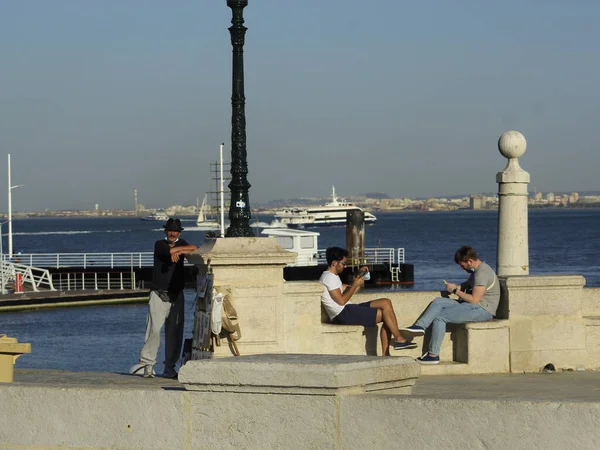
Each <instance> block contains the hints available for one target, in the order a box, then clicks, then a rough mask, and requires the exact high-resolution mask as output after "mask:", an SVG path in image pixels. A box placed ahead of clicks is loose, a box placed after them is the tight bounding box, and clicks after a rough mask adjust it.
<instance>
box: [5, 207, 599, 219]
mask: <svg viewBox="0 0 600 450" xmlns="http://www.w3.org/2000/svg"><path fill="white" fill-rule="evenodd" d="M596 209H600V205H595V206H583V207H582V206H579V207H566V208H565V207H529V210H530V211H538V210H542V211H554V210H556V211H582V210H596ZM369 211H371V212H373V213H375V214H379V213H384V214H388V213H407V214H423V213H432V212H433V213H451V212H486V211H498V209H497V208H494V209H466V208H465V209H451V210H446V209H434V210H427V211H419V210H415V209H393V210H383V209H380V210H369ZM273 214H274V213H273V212H272V211H265V212H263V211H257V212H253V213H252V215H253V216H271V215H273ZM142 217H143V216H134V215H132V214H127V213H123V214H119V213H117V212H113V213H101V214H92V213H91V212H88V213H86V212H81V213H78V212H75V211H73V212H72V213H67V214H65V213H59V212H57V213H43V214H39V213H13V220H22V219H106V218H119V219H139V220H142ZM177 217H180V218H184V219H190V220H193V219H195V218H196V216H195V215H190V214H185V215H177ZM0 218H1V219H2V220H6V215H5V214H4V215H0ZM149 222H150V221H149ZM156 222H160V221H156Z"/></svg>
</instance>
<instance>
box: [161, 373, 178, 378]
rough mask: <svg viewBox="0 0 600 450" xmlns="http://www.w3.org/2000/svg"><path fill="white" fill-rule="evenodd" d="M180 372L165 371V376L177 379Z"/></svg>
mask: <svg viewBox="0 0 600 450" xmlns="http://www.w3.org/2000/svg"><path fill="white" fill-rule="evenodd" d="M178 376H179V374H178V373H177V372H165V373H163V378H169V379H171V380H176V379H177V377H178Z"/></svg>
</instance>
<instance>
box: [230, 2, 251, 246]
mask: <svg viewBox="0 0 600 450" xmlns="http://www.w3.org/2000/svg"><path fill="white" fill-rule="evenodd" d="M227 6H228V7H230V8H231V12H232V19H231V24H232V26H231V27H229V33H230V34H231V45H232V46H233V67H232V89H231V182H230V183H229V190H230V191H231V202H230V204H229V222H230V225H229V228H228V229H227V233H226V236H227V237H244V236H248V237H250V236H254V233H253V232H252V229H251V228H250V217H251V215H250V199H249V196H248V190H249V189H250V183H249V182H248V179H247V178H246V175H247V174H248V164H247V162H246V112H245V106H246V97H245V95H244V37H245V35H246V30H247V28H246V27H245V26H244V8H245V7H246V6H248V0H227Z"/></svg>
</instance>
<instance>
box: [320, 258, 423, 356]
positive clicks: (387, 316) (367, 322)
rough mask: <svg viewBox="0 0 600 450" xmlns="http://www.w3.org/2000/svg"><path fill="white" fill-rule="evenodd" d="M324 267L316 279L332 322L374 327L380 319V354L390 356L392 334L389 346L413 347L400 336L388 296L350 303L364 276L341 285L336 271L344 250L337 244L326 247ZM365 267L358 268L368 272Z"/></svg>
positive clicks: (340, 267)
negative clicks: (325, 263)
mask: <svg viewBox="0 0 600 450" xmlns="http://www.w3.org/2000/svg"><path fill="white" fill-rule="evenodd" d="M326 257H327V265H328V268H327V270H326V271H325V272H323V275H321V278H320V279H319V281H320V282H321V283H322V284H323V285H324V286H325V289H324V290H323V294H322V295H321V303H322V304H323V307H324V308H325V311H327V315H328V316H329V318H330V319H331V322H332V323H336V324H342V325H362V326H365V327H374V326H377V324H378V323H381V322H383V325H382V326H381V333H380V336H381V350H382V351H381V354H382V356H389V355H390V350H389V346H390V340H391V336H394V341H393V342H391V345H392V346H393V347H394V349H395V350H402V349H409V348H416V347H417V344H416V343H414V342H409V341H407V340H406V339H404V338H403V337H402V336H401V335H400V330H398V320H397V319H396V313H395V312H394V308H393V306H392V302H391V300H390V299H389V298H379V299H377V300H371V301H370V302H364V303H359V304H354V303H351V302H350V299H351V298H352V296H353V295H354V294H355V293H356V292H357V291H358V290H359V289H360V287H361V286H363V284H364V282H365V280H364V275H363V276H360V274H359V275H358V276H357V277H356V278H354V280H353V282H352V284H351V285H347V284H342V280H341V279H340V274H341V273H342V272H343V271H344V269H345V268H346V264H347V258H348V251H347V250H345V249H343V248H340V247H329V248H328V249H327V253H326ZM368 270H369V269H368V268H367V267H363V268H362V270H361V272H362V271H365V273H366V272H368Z"/></svg>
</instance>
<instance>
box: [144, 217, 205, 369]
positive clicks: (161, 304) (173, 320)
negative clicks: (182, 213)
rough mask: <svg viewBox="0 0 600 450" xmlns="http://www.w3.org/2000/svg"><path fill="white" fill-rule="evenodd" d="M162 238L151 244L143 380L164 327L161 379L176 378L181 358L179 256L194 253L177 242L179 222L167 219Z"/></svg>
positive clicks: (189, 247) (181, 297)
mask: <svg viewBox="0 0 600 450" xmlns="http://www.w3.org/2000/svg"><path fill="white" fill-rule="evenodd" d="M163 228H164V229H165V238H164V239H160V240H158V241H156V243H155V244H154V269H153V271H152V291H150V301H149V303H148V304H149V307H150V310H149V312H148V319H147V321H146V337H145V341H144V346H143V347H142V351H141V353H140V364H143V365H144V377H145V378H153V377H154V371H153V368H154V364H156V354H157V353H158V347H159V345H160V330H161V329H162V327H163V325H165V323H166V326H165V347H166V348H165V370H164V375H163V376H164V377H166V378H177V371H176V370H175V365H176V364H177V360H178V359H179V355H180V354H181V345H182V343H183V325H184V298H183V288H184V281H185V280H184V271H183V256H184V255H186V254H187V253H191V252H193V251H195V250H197V249H198V247H196V246H195V245H190V244H188V243H187V242H186V241H185V240H183V239H179V236H180V235H181V232H182V231H183V228H182V227H181V221H180V220H179V219H173V218H171V219H169V220H167V223H166V224H165V225H163Z"/></svg>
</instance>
